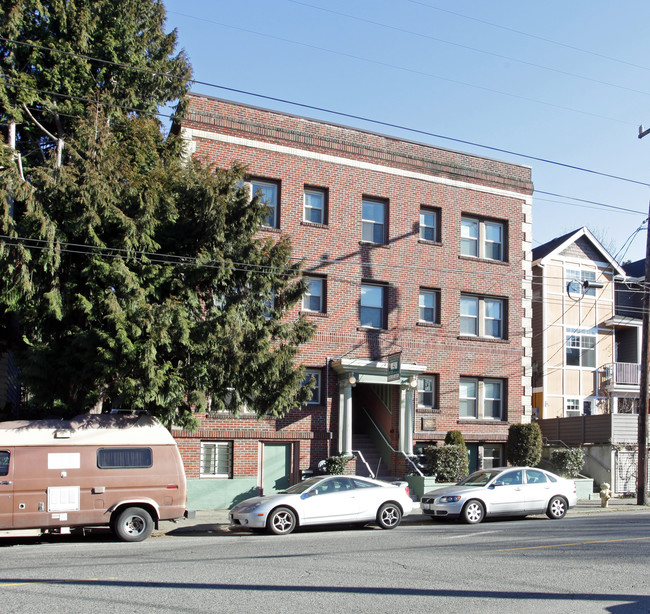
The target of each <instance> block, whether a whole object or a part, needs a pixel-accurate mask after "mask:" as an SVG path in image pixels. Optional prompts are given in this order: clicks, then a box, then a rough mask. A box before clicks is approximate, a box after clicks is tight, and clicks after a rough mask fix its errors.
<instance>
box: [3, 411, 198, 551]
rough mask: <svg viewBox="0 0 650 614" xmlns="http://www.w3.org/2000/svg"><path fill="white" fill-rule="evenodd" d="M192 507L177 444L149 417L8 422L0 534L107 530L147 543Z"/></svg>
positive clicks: (5, 429) (5, 427)
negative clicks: (164, 523)
mask: <svg viewBox="0 0 650 614" xmlns="http://www.w3.org/2000/svg"><path fill="white" fill-rule="evenodd" d="M186 506H187V487H186V480H185V471H184V468H183V461H182V460H181V457H180V454H179V451H178V447H177V446H176V442H175V441H174V438H173V437H172V436H171V434H170V433H169V431H168V430H167V429H166V428H165V427H164V426H163V425H162V424H161V423H160V422H158V421H157V420H156V419H155V418H153V417H151V416H149V415H146V414H136V415H122V414H93V415H84V416H78V417H76V418H74V419H73V420H70V421H63V420H29V421H27V420H18V421H12V422H1V423H0V530H9V529H40V530H41V531H44V532H67V531H69V530H70V529H72V528H83V527H91V526H101V525H105V526H110V528H111V529H112V530H113V532H114V533H115V535H116V536H117V537H118V538H119V539H121V540H123V541H141V540H143V539H146V538H147V537H148V536H149V535H150V534H151V532H152V530H153V528H154V526H155V527H157V526H158V521H160V520H175V519H179V518H182V517H184V516H187V515H188V512H187V509H186Z"/></svg>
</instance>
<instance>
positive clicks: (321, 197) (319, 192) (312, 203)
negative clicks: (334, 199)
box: [303, 187, 327, 224]
mask: <svg viewBox="0 0 650 614" xmlns="http://www.w3.org/2000/svg"><path fill="white" fill-rule="evenodd" d="M326 206H327V191H326V190H323V189H321V188H307V187H306V188H305V208H304V214H303V215H304V218H303V219H304V220H305V222H311V223H313V224H326V223H327V222H326V217H325V213H326V211H325V207H326Z"/></svg>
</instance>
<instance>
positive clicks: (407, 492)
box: [404, 485, 411, 497]
mask: <svg viewBox="0 0 650 614" xmlns="http://www.w3.org/2000/svg"><path fill="white" fill-rule="evenodd" d="M404 490H405V491H406V496H407V497H410V496H411V491H410V489H409V487H408V485H406V486H405V487H404Z"/></svg>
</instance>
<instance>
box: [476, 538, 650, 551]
mask: <svg viewBox="0 0 650 614" xmlns="http://www.w3.org/2000/svg"><path fill="white" fill-rule="evenodd" d="M644 539H650V536H649V537H626V538H623V539H601V540H598V541H594V542H573V543H569V544H547V545H545V546H521V547H519V548H498V549H495V550H483V551H482V552H512V551H514V550H538V549H541V548H566V547H567V546H587V545H589V544H613V543H616V542H635V541H640V540H644Z"/></svg>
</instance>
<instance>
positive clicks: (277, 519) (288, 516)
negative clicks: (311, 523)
mask: <svg viewBox="0 0 650 614" xmlns="http://www.w3.org/2000/svg"><path fill="white" fill-rule="evenodd" d="M296 524H297V522H296V515H295V514H294V513H293V512H292V511H291V510H290V509H289V508H288V507H279V508H278V509H276V510H273V511H272V512H271V515H270V516H269V519H268V520H267V524H266V527H267V529H268V530H269V532H270V533H275V535H288V534H289V533H291V532H292V531H293V530H294V529H295V528H296Z"/></svg>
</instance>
